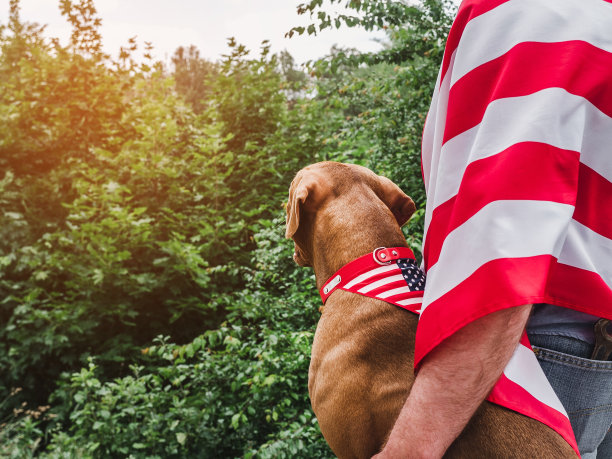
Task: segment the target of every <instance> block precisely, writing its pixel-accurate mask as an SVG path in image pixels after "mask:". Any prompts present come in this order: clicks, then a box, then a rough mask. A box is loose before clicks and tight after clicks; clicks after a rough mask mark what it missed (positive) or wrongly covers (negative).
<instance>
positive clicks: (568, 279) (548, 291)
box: [415, 255, 612, 367]
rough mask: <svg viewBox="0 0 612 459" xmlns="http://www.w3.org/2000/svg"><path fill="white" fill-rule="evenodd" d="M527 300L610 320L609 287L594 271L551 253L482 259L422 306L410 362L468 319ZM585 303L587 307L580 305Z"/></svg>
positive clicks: (610, 300)
mask: <svg viewBox="0 0 612 459" xmlns="http://www.w3.org/2000/svg"><path fill="white" fill-rule="evenodd" d="M549 270H550V271H549ZM549 272H550V278H548V279H547V276H548V274H547V273H549ZM525 273H529V275H528V276H527V275H526V274H525ZM573 286H577V287H575V288H574V287H573ZM531 303H550V304H556V305H559V306H565V307H569V308H572V309H575V310H579V311H585V312H589V313H590V314H599V315H600V316H602V317H608V318H610V319H612V311H611V310H610V304H612V289H610V287H609V286H607V285H606V283H605V282H604V281H603V280H602V279H601V277H600V276H599V275H598V274H597V273H594V272H591V271H586V270H583V269H579V268H575V267H572V266H569V265H564V264H561V263H557V260H556V258H554V257H553V256H551V255H539V256H534V257H524V258H500V259H497V260H493V261H490V262H488V263H485V264H483V265H482V266H480V268H478V269H477V270H476V271H474V273H472V275H471V276H469V277H468V278H467V279H466V280H464V281H463V282H461V283H460V284H459V285H457V286H456V287H455V288H453V289H452V290H450V291H449V292H447V293H446V294H445V295H443V296H441V297H440V298H438V299H437V300H435V301H433V302H432V303H431V304H429V305H427V309H426V310H425V311H423V314H422V317H421V320H420V322H419V327H418V328H417V334H416V349H415V367H417V366H418V365H419V364H420V362H421V360H422V359H423V357H425V355H427V354H428V353H429V352H430V351H431V350H432V349H433V348H434V347H436V346H437V345H438V344H440V343H441V342H442V341H443V340H445V339H446V338H448V337H449V336H451V335H452V334H453V333H455V332H456V331H457V330H459V329H460V328H462V327H464V326H465V325H467V324H468V323H470V322H472V321H474V320H476V319H479V318H480V317H482V316H485V315H487V314H489V313H491V312H494V311H499V310H501V309H505V308H509V307H513V306H520V305H523V304H531ZM585 304H586V305H589V308H590V309H589V310H588V311H586V310H585V308H584V307H582V306H581V305H585Z"/></svg>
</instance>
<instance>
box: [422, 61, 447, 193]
mask: <svg viewBox="0 0 612 459" xmlns="http://www.w3.org/2000/svg"><path fill="white" fill-rule="evenodd" d="M441 74H442V69H440V70H439V71H438V78H437V80H436V86H435V87H434V92H433V95H432V97H431V104H430V106H429V112H428V113H427V118H426V119H425V126H423V139H422V143H421V167H422V168H423V177H424V182H425V192H427V185H428V183H429V179H428V178H429V174H430V172H431V171H432V167H431V163H430V161H431V159H432V158H433V155H432V153H433V152H434V138H435V134H436V125H437V124H438V123H439V122H440V120H439V119H438V107H439V106H440V104H439V103H438V99H439V95H440V90H441V89H440V76H441ZM449 84H450V79H449V77H447V78H445V80H444V82H443V86H444V89H443V91H444V92H445V94H446V95H448V88H449V87H450V86H449ZM444 107H446V104H445V105H443V106H442V107H440V108H441V109H443V108H444ZM444 111H446V109H445V108H444ZM439 142H440V144H439V145H436V151H437V150H439V148H440V146H441V145H442V137H441V136H440V139H439Z"/></svg>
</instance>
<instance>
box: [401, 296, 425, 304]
mask: <svg viewBox="0 0 612 459" xmlns="http://www.w3.org/2000/svg"><path fill="white" fill-rule="evenodd" d="M422 302H423V297H422V296H415V297H414V298H408V299H407V300H401V301H398V302H397V304H401V305H402V306H409V305H411V304H419V303H422Z"/></svg>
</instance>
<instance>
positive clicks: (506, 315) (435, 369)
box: [376, 305, 531, 458]
mask: <svg viewBox="0 0 612 459" xmlns="http://www.w3.org/2000/svg"><path fill="white" fill-rule="evenodd" d="M530 311H531V305H526V306H520V307H516V308H510V309H505V310H502V311H497V312H494V313H492V314H489V315H487V316H485V317H483V318H481V319H478V320H476V321H474V322H471V323H470V324H468V325H466V326H465V327H463V328H462V329H460V330H459V331H457V332H456V333H455V334H453V335H452V336H451V337H449V338H448V339H446V340H445V341H443V342H442V343H441V344H440V345H438V346H437V347H436V348H435V349H434V350H433V351H432V352H431V353H430V354H429V355H428V356H427V357H426V358H425V360H424V361H423V363H422V364H421V368H420V370H419V373H418V375H417V377H416V380H415V382H414V385H413V387H412V390H411V392H410V395H409V397H408V400H407V401H406V404H405V405H404V407H403V408H402V411H401V413H400V415H399V417H398V419H397V421H396V423H395V426H394V427H393V430H392V431H391V435H390V437H389V440H388V442H387V445H386V446H385V448H384V450H383V451H382V453H381V454H380V455H377V456H376V457H377V458H439V457H442V455H443V454H444V452H445V451H446V450H447V448H448V447H449V446H450V445H451V443H452V442H453V441H454V440H455V438H457V436H458V435H459V434H460V433H461V431H462V430H463V428H464V427H465V426H466V424H467V423H468V421H469V420H470V418H471V417H472V415H473V414H474V412H475V411H476V409H477V408H478V406H480V404H481V403H482V401H483V400H484V399H485V398H486V396H487V395H488V393H489V392H490V391H491V389H492V388H493V386H494V385H495V383H496V382H497V380H498V379H499V377H500V375H501V373H502V371H503V369H504V367H505V366H506V364H507V363H508V361H509V360H510V357H511V356H512V354H513V352H514V350H515V348H516V346H517V344H518V342H519V340H520V338H521V335H522V333H523V330H524V328H525V324H526V323H527V319H528V318H529V313H530Z"/></svg>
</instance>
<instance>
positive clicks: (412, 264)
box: [320, 247, 425, 314]
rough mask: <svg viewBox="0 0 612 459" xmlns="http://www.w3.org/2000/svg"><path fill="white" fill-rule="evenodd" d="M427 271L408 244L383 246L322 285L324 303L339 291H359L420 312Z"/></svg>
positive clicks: (346, 266)
mask: <svg viewBox="0 0 612 459" xmlns="http://www.w3.org/2000/svg"><path fill="white" fill-rule="evenodd" d="M424 288H425V273H423V271H421V269H420V268H419V267H418V266H417V263H416V260H415V259H414V254H413V253H412V250H410V249H409V248H407V247H391V248H384V247H381V248H379V249H376V250H375V251H374V252H372V253H369V254H367V255H364V256H362V257H359V258H357V259H356V260H354V261H352V262H350V263H349V264H347V265H345V266H344V267H342V268H341V269H340V270H339V271H337V272H336V274H334V275H333V276H332V277H331V278H330V279H329V280H328V281H327V282H326V283H325V284H324V285H323V287H322V288H321V290H320V294H321V299H322V300H323V304H325V301H326V300H327V298H328V297H329V295H331V294H332V293H333V292H334V291H335V290H337V289H341V290H346V291H347V292H353V293H359V294H360V295H364V296H368V297H370V298H376V299H379V300H383V301H386V302H387V303H391V304H393V305H395V306H398V307H400V308H403V309H406V310H408V311H410V312H413V313H415V314H419V312H420V308H421V303H422V302H423V290H424Z"/></svg>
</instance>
